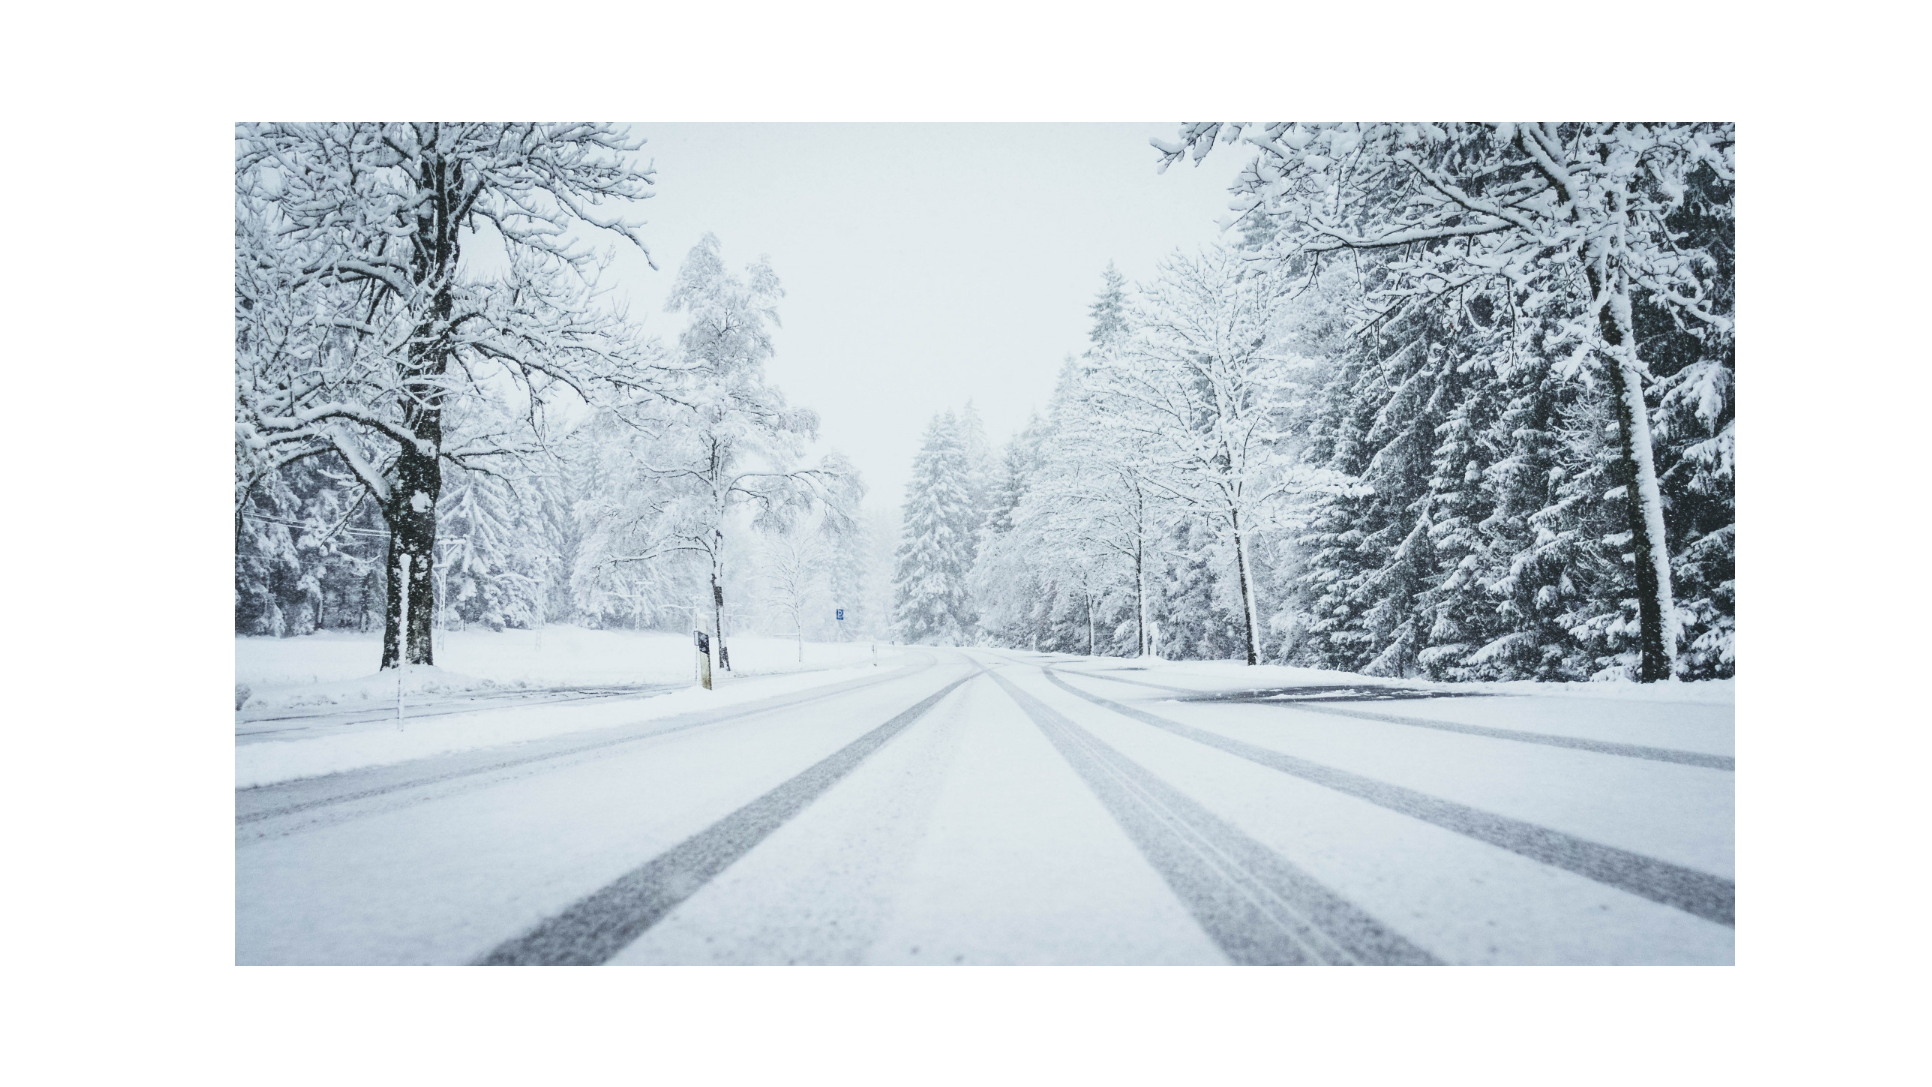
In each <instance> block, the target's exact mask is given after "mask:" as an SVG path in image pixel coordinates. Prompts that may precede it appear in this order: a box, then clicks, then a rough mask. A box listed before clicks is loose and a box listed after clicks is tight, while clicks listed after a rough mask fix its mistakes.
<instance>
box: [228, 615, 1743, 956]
mask: <svg viewBox="0 0 1932 1087" xmlns="http://www.w3.org/2000/svg"><path fill="white" fill-rule="evenodd" d="M893 663H894V664H896V665H898V667H895V668H881V669H876V670H874V669H860V670H855V671H854V672H853V673H839V674H838V676H837V677H836V679H837V681H836V682H829V683H826V684H821V685H818V686H812V687H807V688H801V689H796V690H787V691H782V692H781V693H777V694H774V695H772V696H771V697H768V698H764V699H763V700H762V701H739V702H736V703H734V704H731V705H721V706H719V707H718V708H716V709H713V710H704V711H699V712H694V713H686V714H683V715H682V716H675V717H662V716H659V717H655V718H652V719H649V720H641V721H636V722H634V723H631V724H625V725H618V726H615V727H609V728H599V729H590V730H577V731H569V732H564V733H560V734H557V735H552V736H545V737H541V738H537V739H532V740H529V741H526V742H523V743H513V744H504V745H500V746H494V747H482V748H476V749H472V750H464V751H455V752H451V753H446V754H439V755H434V756H431V757H426V758H418V759H413V760H411V761H406V762H395V763H391V764H387V765H381V766H370V767H366V768H363V769H356V770H350V771H347V772H344V773H337V774H331V775H328V776H324V777H309V778H304V779H301V780H295V781H286V782H281V783H278V784H273V785H265V786H261V787H257V788H252V789H244V790H241V791H239V792H238V793H237V794H236V804H237V821H236V957H237V961H239V962H242V963H417V962H421V963H435V962H446V963H467V962H501V963H547V962H549V963H564V962H572V963H602V962H609V963H638V964H642V963H967V964H971V963H1223V962H1237V963H1302V962H1343V963H1346V962H1360V963H1433V962H1443V963H1729V962H1730V961H1732V956H1733V936H1734V930H1733V915H1734V912H1735V910H1734V890H1733V882H1732V881H1733V870H1732V837H1733V817H1732V793H1733V780H1734V774H1733V772H1732V770H1731V766H1732V763H1731V758H1732V755H1733V751H1732V747H1731V743H1732V721H1731V717H1732V711H1731V706H1730V705H1729V703H1728V702H1696V701H1690V702H1672V701H1667V700H1654V699H1653V700H1617V699H1603V698H1589V697H1564V696H1561V695H1548V696H1545V695H1540V694H1514V693H1511V694H1501V695H1490V696H1477V697H1447V696H1443V695H1440V694H1438V693H1436V692H1431V691H1426V690H1410V691H1403V690H1399V689H1392V688H1390V687H1389V685H1387V684H1373V683H1372V684H1369V685H1367V686H1365V687H1363V688H1359V689H1350V688H1349V687H1348V685H1345V684H1332V683H1331V684H1328V685H1326V688H1325V689H1323V688H1324V685H1322V684H1315V683H1308V682H1303V683H1301V684H1300V685H1299V686H1297V685H1296V684H1295V683H1286V684H1282V685H1279V686H1270V687H1268V688H1266V689H1256V687H1255V685H1254V683H1253V682H1252V681H1247V682H1244V681H1245V680H1247V676H1246V675H1242V674H1240V673H1222V672H1213V671H1207V670H1202V669H1199V668H1196V669H1189V668H1187V667H1185V666H1161V665H1159V664H1156V665H1155V666H1154V667H1152V668H1141V667H1139V666H1137V665H1136V666H1132V667H1123V666H1122V665H1123V662H1120V661H1117V660H1115V661H1104V660H1096V659H1088V658H1072V657H1048V656H1045V655H1034V654H1024V653H1008V652H993V651H987V650H965V651H961V650H914V651H909V652H908V653H906V654H905V655H904V656H903V657H900V658H897V659H895V660H894V661H893ZM873 672H876V674H870V673H873ZM861 673H864V674H861ZM848 676H850V677H852V678H847V677H848ZM1284 687H1285V688H1291V689H1287V690H1284ZM1404 695H1406V696H1407V697H1403V696H1404ZM1311 699H1312V700H1311ZM607 705H610V704H607ZM618 705H621V704H618ZM559 709H560V711H561V710H562V708H561V707H560V708H559ZM502 712H512V711H508V710H506V711H502ZM514 712H519V713H524V714H529V713H532V712H539V711H537V710H535V709H533V708H531V707H527V706H525V707H522V708H520V709H518V710H516V711H514ZM602 712H605V713H609V712H616V711H614V710H610V709H606V710H605V711H602Z"/></svg>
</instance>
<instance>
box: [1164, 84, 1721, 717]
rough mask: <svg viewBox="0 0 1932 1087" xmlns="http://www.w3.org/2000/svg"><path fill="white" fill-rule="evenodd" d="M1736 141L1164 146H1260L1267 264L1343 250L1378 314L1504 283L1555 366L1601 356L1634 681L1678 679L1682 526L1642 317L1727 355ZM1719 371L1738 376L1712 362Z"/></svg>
mask: <svg viewBox="0 0 1932 1087" xmlns="http://www.w3.org/2000/svg"><path fill="white" fill-rule="evenodd" d="M1735 141H1736V135H1735V129H1734V126H1732V125H1730V124H1721V123H1688V124H1655V123H1604V124H1555V123H1524V124H1513V123H1499V124H1490V125H1479V124H1461V123H1445V124H1433V123H1409V124H1369V125H1364V124H1314V125H1309V124H1303V123H1296V122H1282V123H1270V124H1266V125H1247V124H1220V123H1202V124H1193V125H1188V126H1185V127H1184V128H1183V130H1182V132H1181V139H1180V140H1179V142H1176V143H1168V142H1166V141H1160V140H1156V141H1154V142H1155V144H1156V146H1157V147H1158V148H1159V150H1160V152H1161V168H1162V169H1165V168H1166V167H1167V166H1168V165H1169V164H1171V163H1172V162H1174V161H1178V160H1179V159H1181V158H1182V157H1184V156H1185V155H1187V154H1188V153H1189V152H1191V153H1192V155H1193V157H1194V158H1195V159H1196V160H1199V159H1200V158H1201V157H1203V156H1204V155H1206V154H1207V153H1208V152H1209V150H1210V149H1211V148H1212V147H1213V146H1214V145H1215V144H1216V143H1240V144H1242V145H1244V146H1245V147H1247V148H1248V149H1250V150H1251V151H1253V153H1254V154H1255V156H1256V157H1255V159H1254V160H1253V161H1252V162H1251V163H1250V165H1249V167H1248V169H1246V170H1245V171H1244V172H1243V173H1242V175H1241V177H1240V179H1239V180H1238V181H1237V183H1236V189H1237V190H1238V191H1239V193H1240V194H1241V200H1240V203H1241V204H1242V205H1243V207H1244V209H1245V211H1246V212H1247V213H1248V214H1247V216H1246V217H1247V218H1251V219H1255V220H1266V227H1265V228H1256V229H1251V230H1250V232H1249V237H1250V238H1251V239H1254V240H1255V241H1256V243H1257V244H1258V245H1259V246H1260V248H1261V250H1262V251H1261V253H1260V254H1259V255H1260V256H1262V257H1263V258H1265V259H1272V260H1275V261H1277V262H1280V263H1281V264H1282V265H1284V266H1287V267H1292V268H1296V269H1299V270H1301V271H1309V272H1310V274H1312V270H1313V269H1318V268H1319V267H1321V266H1322V263H1323V261H1324V260H1329V261H1333V260H1334V259H1335V258H1336V257H1339V256H1342V255H1344V254H1346V256H1347V259H1348V261H1349V262H1351V263H1353V264H1354V265H1355V266H1356V267H1358V268H1360V269H1361V270H1362V271H1361V275H1362V288H1361V289H1362V296H1363V303H1364V310H1365V313H1367V314H1373V315H1375V316H1374V317H1373V319H1374V320H1382V319H1386V318H1387V317H1388V316H1391V315H1394V314H1398V313H1401V312H1404V311H1407V310H1410V309H1413V308H1415V307H1418V306H1425V307H1426V306H1430V305H1436V304H1439V303H1441V302H1443V301H1444V300H1446V299H1448V298H1450V297H1451V296H1454V295H1456V294H1458V293H1459V292H1461V291H1463V290H1464V289H1465V288H1469V287H1472V286H1481V285H1484V284H1491V283H1505V284H1507V285H1508V287H1509V289H1510V290H1511V291H1512V297H1511V301H1512V303H1513V304H1516V305H1519V306H1520V307H1521V308H1522V309H1523V310H1525V311H1526V316H1528V317H1530V318H1532V319H1550V320H1552V321H1553V323H1554V325H1555V331H1556V335H1555V336H1553V337H1551V338H1552V340H1553V341H1554V342H1553V343H1552V344H1551V346H1553V347H1555V348H1556V349H1557V354H1556V355H1554V356H1551V357H1555V358H1565V359H1566V361H1565V366H1566V368H1568V369H1569V370H1571V371H1572V372H1574V371H1577V370H1579V369H1581V368H1584V367H1587V368H1588V369H1589V370H1590V371H1591V372H1592V373H1593V374H1594V375H1595V377H1596V379H1597V382H1598V384H1599V385H1600V388H1601V389H1602V398H1603V400H1604V401H1605V402H1606V403H1607V404H1608V406H1609V407H1610V409H1611V414H1612V416H1613V421H1614V424H1615V428H1616V431H1615V433H1616V438H1617V460H1618V463H1617V465H1616V466H1615V467H1614V469H1613V474H1614V475H1615V476H1616V477H1618V479H1617V487H1618V488H1621V489H1620V490H1617V489H1615V488H1613V492H1614V493H1616V494H1619V495H1621V499H1620V501H1621V504H1622V507H1623V511H1624V513H1625V514H1626V516H1627V520H1628V528H1627V531H1628V533H1629V535H1630V546H1631V548H1632V550H1631V552H1630V553H1631V554H1632V555H1633V556H1634V558H1633V560H1632V563H1631V574H1632V579H1633V581H1634V583H1635V586H1634V587H1635V594H1634V595H1635V601H1636V605H1637V610H1638V639H1639V645H1640V654H1639V659H1638V663H1637V678H1639V679H1641V680H1644V681H1654V680H1660V679H1667V678H1669V677H1670V676H1671V675H1672V674H1673V672H1674V670H1675V664H1674V662H1675V660H1676V657H1677V652H1678V641H1679V634H1680V631H1681V619H1682V617H1681V616H1680V615H1679V613H1678V610H1677V608H1676V606H1675V597H1674V593H1673V587H1672V582H1673V564H1674V560H1673V551H1672V539H1673V538H1674V537H1678V536H1681V535H1682V531H1681V529H1676V530H1673V529H1672V528H1671V527H1670V526H1669V525H1668V524H1667V521H1666V489H1667V488H1666V485H1665V484H1664V483H1663V481H1662V470H1663V465H1662V458H1661V457H1660V456H1659V454H1658V450H1657V448H1656V445H1657V441H1658V439H1659V438H1660V437H1661V436H1659V435H1656V434H1654V433H1653V429H1654V428H1653V425H1652V419H1651V416H1652V403H1651V402H1652V401H1653V400H1654V399H1656V393H1657V392H1658V390H1657V389H1656V388H1655V387H1652V388H1650V389H1648V390H1647V389H1646V385H1645V381H1646V378H1647V377H1648V378H1651V379H1653V385H1654V379H1655V378H1657V377H1658V376H1660V368H1659V367H1657V366H1656V365H1655V364H1656V363H1657V362H1659V361H1661V360H1659V359H1657V358H1656V357H1655V353H1654V351H1653V350H1652V342H1651V341H1647V340H1645V339H1644V336H1643V332H1644V329H1643V327H1642V325H1641V321H1642V316H1641V315H1642V311H1643V310H1644V308H1645V307H1647V306H1649V307H1656V308H1657V309H1658V310H1659V312H1660V313H1661V314H1663V315H1664V316H1666V317H1667V319H1668V321H1669V322H1670V323H1671V324H1672V325H1673V326H1675V327H1676V328H1678V329H1680V330H1684V332H1685V334H1686V335H1687V336H1689V337H1690V338H1691V339H1694V340H1696V341H1697V342H1698V344H1699V347H1700V351H1699V354H1700V355H1701V356H1702V357H1707V358H1710V359H1713V360H1715V359H1719V358H1723V357H1726V355H1727V344H1728V342H1729V338H1730V336H1731V333H1732V326H1733V316H1732V310H1731V298H1730V291H1729V286H1728V283H1729V279H1730V273H1729V269H1728V264H1727V261H1728V257H1727V256H1726V255H1725V254H1724V253H1723V252H1721V251H1720V250H1722V249H1723V248H1724V247H1725V246H1727V245H1728V237H1729V234H1728V211H1718V212H1716V214H1714V215H1713V214H1711V211H1712V210H1715V209H1717V208H1725V209H1728V200H1729V196H1728V193H1729V186H1730V184H1731V179H1732V177H1733V176H1734V173H1733V170H1734V148H1735ZM1712 198H1714V199H1712ZM1700 204H1702V205H1708V207H1707V208H1703V207H1700ZM1691 218H1710V219H1711V220H1713V226H1714V228H1715V229H1713V230H1710V231H1706V232H1705V233H1704V234H1703V235H1702V236H1697V232H1695V231H1692V230H1687V229H1684V227H1685V226H1686V225H1688V224H1687V221H1688V219H1691ZM1699 242H1703V243H1704V244H1698V243H1699ZM1530 323H1531V324H1534V323H1535V321H1534V320H1532V321H1531V322H1530ZM1717 369H1728V368H1726V367H1722V366H1721V365H1720V366H1717V367H1713V368H1707V369H1706V371H1705V372H1706V373H1708V374H1711V375H1713V376H1714V375H1715V373H1716V370H1717ZM1699 384H1700V387H1701V388H1703V389H1715V388H1717V385H1718V383H1716V382H1713V381H1709V380H1705V381H1702V382H1700V383H1699ZM1719 399H1720V400H1721V399H1722V396H1721V395H1720V397H1719ZM1721 414H1722V413H1721V411H1718V412H1713V413H1707V415H1708V418H1706V419H1705V426H1706V427H1707V428H1709V427H1711V426H1713V425H1717V429H1716V432H1715V434H1712V435H1711V439H1712V440H1713V441H1715V442H1717V443H1718V445H1717V446H1716V447H1710V449H1709V453H1710V455H1711V456H1712V458H1713V460H1717V459H1721V458H1722V453H1721V452H1720V451H1719V448H1718V447H1721V446H1722V438H1723V434H1724V431H1723V429H1722V427H1721V424H1717V423H1716V421H1717V419H1718V418H1719V416H1721ZM1687 474H1689V473H1687ZM1606 493H1611V492H1606ZM1720 504H1721V503H1720ZM1724 538H1728V535H1727V536H1726V537H1724ZM1715 546H1716V547H1717V548H1718V550H1720V551H1721V550H1723V548H1724V547H1725V546H1727V545H1725V544H1723V543H1719V544H1717V545H1715ZM1722 565H1723V564H1722V563H1721V562H1720V563H1719V566H1720V567H1721V566H1722ZM1720 584H1722V582H1720ZM1718 610H1720V609H1719V608H1718V607H1717V606H1716V605H1715V604H1713V607H1712V609H1711V611H1712V613H1713V614H1715V613H1716V612H1717V611H1718ZM1712 623H1713V624H1716V623H1717V620H1716V619H1715V618H1713V619H1712ZM1722 641H1723V635H1721V634H1720V635H1717V636H1716V639H1715V641H1714V642H1713V643H1712V644H1713V646H1715V645H1716V644H1718V643H1721V642H1722Z"/></svg>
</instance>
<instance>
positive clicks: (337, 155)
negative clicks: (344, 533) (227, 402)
mask: <svg viewBox="0 0 1932 1087" xmlns="http://www.w3.org/2000/svg"><path fill="white" fill-rule="evenodd" d="M641 143H642V141H641V140H639V139H635V138H633V137H631V136H629V135H627V134H626V133H624V132H623V131H621V130H619V129H616V128H613V127H611V126H606V125H595V124H494V123H492V124H485V123H463V124H454V123H402V122H397V123H339V124H246V125H241V126H239V127H238V128H237V131H236V163H235V182H236V194H235V201H236V203H235V211H236V214H235V242H236V244H235V324H236V403H235V426H236V461H237V464H236V467H237V507H238V509H239V507H240V506H241V504H242V501H243V498H244V496H245V495H247V494H248V493H249V492H250V491H251V490H252V489H253V488H254V487H255V486H256V485H257V484H258V482H259V480H260V479H261V478H262V477H264V476H265V475H268V474H272V473H275V472H279V471H281V470H282V469H284V468H286V467H287V466H289V465H291V464H294V463H296V462H298V461H305V460H310V459H317V458H321V459H326V460H327V461H328V462H329V463H331V464H333V465H336V466H339V468H340V469H341V470H345V471H347V472H348V473H350V474H351V475H352V476H353V479H354V481H355V485H356V486H358V487H360V488H361V489H362V490H363V491H364V492H366V493H367V494H368V495H369V496H370V497H371V498H373V499H374V503H375V507H376V509H377V510H379V511H380V513H381V516H382V520H383V523H384V526H385V528H386V530H387V532H388V534H389V553H388V557H387V563H388V569H389V578H388V585H389V588H388V601H387V605H386V607H385V609H384V614H385V616H386V619H385V627H386V629H385V636H384V648H383V658H382V660H383V665H384V667H389V666H393V665H396V664H398V663H399V662H400V660H401V654H402V646H403V644H404V639H403V637H402V631H400V630H399V629H398V616H399V615H400V614H401V610H402V607H401V602H402V596H401V593H402V592H404V591H407V592H408V594H409V609H408V613H409V617H410V630H409V632H408V638H407V646H408V660H409V661H410V662H414V663H424V664H427V663H431V662H432V660H433V648H432V646H431V642H430V637H429V634H430V624H431V621H432V617H433V615H434V614H435V612H436V610H437V609H436V606H435V599H434V578H433V573H432V572H433V568H434V558H433V556H434V552H435V547H436V539H437V504H438V501H439V499H440V498H441V496H442V492H443V473H444V470H445V468H454V469H458V470H469V469H472V468H476V467H481V466H486V465H488V464H490V463H493V462H497V461H501V460H506V459H515V458H518V457H520V456H523V455H526V454H527V453H529V452H530V451H531V450H532V449H533V448H534V446H535V443H536V439H537V436H538V433H539V432H540V431H541V430H542V428H543V426H544V423H545V420H546V418H547V415H548V412H547V406H548V405H549V404H551V403H553V402H555V401H557V400H559V399H561V398H569V399H571V400H576V401H579V402H582V401H606V400H614V399H616V398H618V397H620V396H622V395H625V394H627V393H635V392H637V391H640V390H647V389H648V388H649V387H650V385H651V383H652V381H653V380H654V379H653V376H652V373H651V371H652V368H653V366H654V364H655V363H656V361H657V360H656V359H655V358H654V356H653V354H652V352H651V351H650V349H649V345H647V344H645V343H643V342H642V341H640V340H639V339H638V338H637V337H636V336H635V335H634V334H633V332H632V330H631V329H630V328H629V327H628V326H627V325H626V324H624V323H623V322H622V321H620V320H618V319H616V318H615V317H614V316H612V315H610V314H609V313H607V312H604V311H603V310H601V309H600V308H599V307H598V305H597V304H596V300H595V294H596V287H595V276H596V273H597V269H598V267H599V264H598V251H597V250H596V248H595V247H594V245H593V240H594V239H596V238H598V237H600V236H602V237H609V238H612V239H615V240H617V241H620V242H622V243H624V244H628V245H635V246H636V247H637V248H638V249H639V250H640V251H644V252H645V255H646V257H647V258H648V255H649V254H648V252H647V251H645V250H644V243H643V240H642V237H641V235H640V234H639V233H638V230H639V226H640V222H639V221H638V220H637V219H635V218H632V217H630V216H631V215H632V211H631V209H632V208H633V207H634V205H635V204H636V203H637V202H638V201H640V200H642V199H644V198H645V197H648V196H649V195H651V194H650V191H649V187H650V185H651V184H652V174H651V170H650V169H649V167H648V166H645V165H642V164H640V163H639V162H638V161H637V159H636V155H635V152H636V151H637V150H638V148H639V146H640V145H641ZM404 556H409V557H410V559H411V560H412V562H411V563H410V578H409V583H408V585H407V586H404V585H403V584H402V580H401V579H400V577H398V576H397V575H398V572H399V571H400V569H401V567H402V563H403V559H404Z"/></svg>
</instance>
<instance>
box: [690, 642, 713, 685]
mask: <svg viewBox="0 0 1932 1087" xmlns="http://www.w3.org/2000/svg"><path fill="white" fill-rule="evenodd" d="M691 633H693V634H695V635H697V642H698V686H700V687H703V688H704V689H705V690H707V691H708V690H710V689H711V636H710V635H709V634H706V633H705V632H704V631H702V630H694V631H692V632H691Z"/></svg>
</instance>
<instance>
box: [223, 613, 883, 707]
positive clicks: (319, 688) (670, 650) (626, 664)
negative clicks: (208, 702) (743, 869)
mask: <svg viewBox="0 0 1932 1087" xmlns="http://www.w3.org/2000/svg"><path fill="white" fill-rule="evenodd" d="M729 644H730V649H731V665H732V668H733V669H734V670H735V672H736V674H737V675H740V676H747V675H775V674H778V673H781V672H798V671H804V670H807V669H818V668H831V667H835V666H838V665H846V664H859V663H870V661H871V657H872V644H871V643H870V642H849V643H843V644H839V643H824V642H806V643H805V646H804V659H803V660H802V661H801V660H800V659H799V656H800V654H799V646H798V643H797V642H796V641H794V640H793V639H791V638H771V637H763V636H757V635H750V636H746V637H734V638H732V639H731V640H730V643H729ZM381 657H382V646H381V637H380V636H379V635H378V634H375V633H373V632H372V633H368V634H353V633H346V632H342V631H326V632H323V633H317V634H310V635H306V636H303V637H299V638H262V637H238V638H236V639H235V683H236V685H237V686H244V685H245V686H247V687H248V688H249V689H250V695H249V702H248V705H247V707H245V708H249V709H257V708H272V707H285V706H304V705H324V704H329V703H340V702H345V701H351V700H358V699H363V698H365V697H366V698H374V699H383V698H393V697H395V674H394V673H391V674H389V675H388V676H385V677H378V676H377V675H376V671H377V669H376V665H377V663H378V662H379V661H380V660H381ZM695 657H696V653H695V650H694V648H693V646H692V644H691V638H690V636H689V635H686V634H665V633H659V632H655V631H650V632H640V631H630V630H589V629H586V628H584V627H579V626H570V625H552V626H545V627H539V628H537V629H535V630H504V631H501V632H494V631H489V630H456V631H438V632H437V633H436V667H435V668H434V669H420V670H417V671H420V672H421V673H422V674H421V675H420V676H413V677H412V681H411V682H412V686H411V690H412V691H416V690H421V691H426V692H442V693H451V692H461V691H473V690H489V689H496V688H511V689H527V688H544V687H577V686H588V685H636V684H660V683H677V682H682V681H687V680H691V679H693V678H694V661H695ZM237 708H244V707H237Z"/></svg>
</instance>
